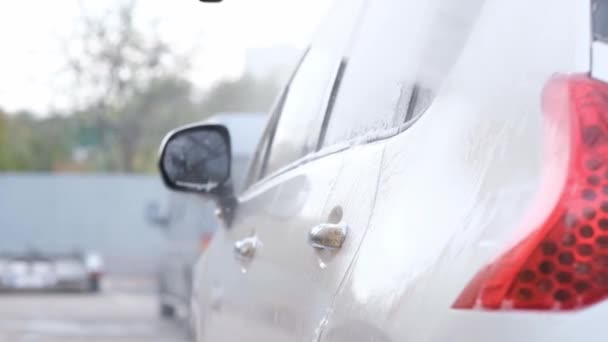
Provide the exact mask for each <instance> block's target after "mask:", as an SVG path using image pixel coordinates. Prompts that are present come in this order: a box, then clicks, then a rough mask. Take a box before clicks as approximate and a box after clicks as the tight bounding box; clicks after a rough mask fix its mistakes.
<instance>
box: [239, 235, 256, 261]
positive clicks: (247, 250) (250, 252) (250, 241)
mask: <svg viewBox="0 0 608 342" xmlns="http://www.w3.org/2000/svg"><path fill="white" fill-rule="evenodd" d="M258 245H259V242H258V238H257V237H255V236H250V237H247V238H244V239H242V240H238V241H237V242H235V243H234V255H235V256H236V257H237V258H239V259H241V260H249V259H252V258H253V256H254V255H255V250H256V249H257V248H258Z"/></svg>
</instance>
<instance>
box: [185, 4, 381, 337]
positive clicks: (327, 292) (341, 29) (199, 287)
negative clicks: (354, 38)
mask: <svg viewBox="0 0 608 342" xmlns="http://www.w3.org/2000/svg"><path fill="white" fill-rule="evenodd" d="M350 3H351V5H350V6H348V7H347V8H346V10H344V7H341V9H342V10H341V11H340V12H332V13H333V15H332V16H330V19H331V20H330V21H329V22H328V24H327V25H325V27H324V28H322V29H321V30H320V34H319V36H318V38H317V39H315V40H314V41H313V43H312V45H311V47H310V48H309V49H308V51H307V53H306V55H305V56H304V58H303V59H302V61H301V63H300V65H299V67H298V70H297V71H296V73H295V75H294V77H293V78H292V80H291V81H290V83H289V85H288V87H287V88H286V90H285V92H284V94H283V95H282V96H281V99H280V101H278V105H277V109H276V112H275V115H273V117H272V118H271V119H270V123H269V126H268V128H267V130H266V132H265V135H264V137H263V139H262V142H261V144H260V149H259V150H258V153H256V156H255V159H254V161H253V163H252V168H251V174H250V177H249V182H250V183H251V185H250V187H249V189H247V190H246V191H245V192H244V193H243V194H242V195H241V196H240V197H239V204H238V208H237V209H236V211H235V216H234V219H233V221H232V223H231V224H230V225H228V226H226V227H225V229H221V230H220V231H219V232H218V235H217V236H216V237H215V239H214V241H213V242H212V244H211V246H210V248H209V250H208V252H207V253H206V255H205V256H204V257H203V258H202V259H201V261H200V262H199V263H198V265H197V270H196V272H197V275H196V283H195V297H194V302H193V312H194V317H195V321H196V322H195V325H196V329H197V337H198V339H199V341H296V340H306V341H311V340H314V339H316V337H317V336H318V335H319V333H320V331H321V330H322V329H321V327H322V326H323V321H324V319H325V317H326V315H327V308H328V307H329V306H330V303H331V301H332V298H333V297H334V295H335V292H336V291H337V289H338V286H339V283H340V281H341V280H342V279H343V277H344V274H345V272H346V268H347V266H348V264H349V263H350V260H352V257H353V255H354V251H355V250H356V246H357V245H358V243H359V242H360V241H357V240H356V239H351V237H350V232H349V233H348V234H347V235H346V242H345V243H344V245H343V248H342V249H329V248H322V246H318V245H316V247H314V246H313V245H312V244H311V243H310V241H309V236H310V234H311V232H312V233H314V232H315V231H317V232H321V234H323V232H324V231H325V230H324V229H325V228H326V226H323V224H330V225H331V226H330V228H331V229H333V228H335V227H336V226H339V224H340V223H341V217H340V216H341V212H340V208H339V206H340V205H341V204H340V203H341V201H340V199H338V198H334V197H332V191H333V188H334V187H335V185H336V183H337V180H338V179H339V178H340V177H341V174H342V171H343V167H344V156H343V154H342V153H326V154H323V155H320V154H317V153H316V150H317V149H318V147H319V139H320V136H321V135H322V132H323V127H324V125H325V123H326V121H325V118H326V116H327V112H329V111H331V107H332V106H331V104H332V97H333V96H334V94H335V92H336V91H337V89H338V87H339V84H340V82H339V79H340V77H341V74H342V73H343V70H344V68H345V66H346V63H345V62H344V60H343V51H344V50H345V48H346V46H347V45H348V43H349V38H350V34H351V30H352V28H353V26H354V23H355V21H356V20H357V18H358V10H359V5H360V4H361V2H360V1H357V2H354V3H353V2H352V1H351V2H350ZM233 139H238V137H233ZM374 176H375V175H371V176H370V177H374ZM329 199H331V200H332V201H331V202H328V200H329ZM365 215H366V214H365V213H361V216H362V217H363V216H365ZM363 220H364V219H363ZM315 228H316V229H318V230H315ZM353 236H356V235H353Z"/></svg>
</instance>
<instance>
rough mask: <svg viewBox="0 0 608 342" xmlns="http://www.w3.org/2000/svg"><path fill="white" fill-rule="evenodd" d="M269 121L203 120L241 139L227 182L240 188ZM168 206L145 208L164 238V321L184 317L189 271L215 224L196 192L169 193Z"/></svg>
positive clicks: (260, 116)
mask: <svg viewBox="0 0 608 342" xmlns="http://www.w3.org/2000/svg"><path fill="white" fill-rule="evenodd" d="M266 120H267V115H266V114H265V113H250V112H225V113H218V114H216V115H214V116H212V117H211V118H209V119H207V120H206V121H205V123H206V124H209V123H221V124H223V125H225V126H226V127H230V129H231V131H233V132H235V134H237V135H238V136H239V138H240V139H239V141H238V143H236V144H235V146H234V157H233V165H234V166H233V168H232V175H231V179H233V180H235V183H236V184H235V185H236V187H237V188H239V187H240V186H242V183H243V182H242V180H243V178H244V174H245V172H246V171H247V165H248V163H249V161H250V159H251V156H252V155H253V152H254V150H255V145H256V143H257V141H258V139H259V137H260V135H261V133H262V130H263V128H264V124H265V122H266ZM169 195H170V196H169V199H168V206H167V208H165V209H163V208H161V205H160V204H158V203H154V202H153V203H150V204H149V206H148V207H147V208H146V215H147V218H148V221H149V222H151V223H152V224H154V225H155V226H157V227H159V228H161V230H162V232H163V233H164V236H165V237H166V242H167V243H166V250H165V251H164V253H163V258H162V260H161V263H160V266H159V268H158V272H157V287H158V291H159V292H158V297H159V314H160V315H161V316H162V317H165V318H173V317H176V316H177V317H181V318H184V317H188V314H189V308H190V305H189V303H190V294H191V287H192V267H193V265H194V263H195V261H196V259H197V258H198V256H199V255H200V254H201V253H202V252H204V251H205V249H206V248H207V246H208V244H209V242H210V241H211V239H212V238H213V234H214V233H215V231H216V229H217V226H218V222H217V218H216V216H215V207H214V205H213V203H212V202H211V201H209V199H207V198H204V197H202V196H200V195H199V194H184V193H179V192H172V193H170V194H169Z"/></svg>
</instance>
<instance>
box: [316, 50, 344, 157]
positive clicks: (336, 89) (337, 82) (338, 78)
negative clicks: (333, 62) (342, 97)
mask: <svg viewBox="0 0 608 342" xmlns="http://www.w3.org/2000/svg"><path fill="white" fill-rule="evenodd" d="M347 66H348V59H346V58H345V57H342V59H341V60H340V65H338V70H337V71H336V75H335V76H334V83H333V84H332V86H331V92H330V93H329V100H328V101H327V105H326V107H325V114H323V122H322V123H321V131H320V132H319V138H318V139H317V147H316V148H315V152H317V151H319V150H321V148H322V147H323V142H325V135H326V134H327V127H328V126H329V119H330V118H331V114H332V112H333V110H334V105H335V104H336V98H337V97H338V94H339V93H340V86H341V85H342V78H343V77H344V73H345V72H346V67H347Z"/></svg>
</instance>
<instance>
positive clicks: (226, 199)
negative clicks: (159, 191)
mask: <svg viewBox="0 0 608 342" xmlns="http://www.w3.org/2000/svg"><path fill="white" fill-rule="evenodd" d="M158 165H159V169H160V173H161V176H162V179H163V181H164V183H165V185H166V186H167V187H168V188H170V189H172V190H176V191H185V192H196V193H200V194H204V195H208V196H211V197H213V198H214V199H216V200H217V202H219V203H218V205H219V207H220V211H219V214H220V216H221V218H223V219H225V220H228V221H229V220H230V219H231V217H232V210H233V209H234V207H235V205H236V199H235V197H234V192H233V188H232V182H231V177H230V172H231V147H230V134H229V133H228V129H227V128H226V127H225V126H223V125H215V124H195V125H189V126H185V127H182V128H178V129H177V130H174V131H172V132H170V133H169V134H167V136H166V137H165V139H164V140H163V143H162V145H161V152H160V158H159V164H158Z"/></svg>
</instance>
